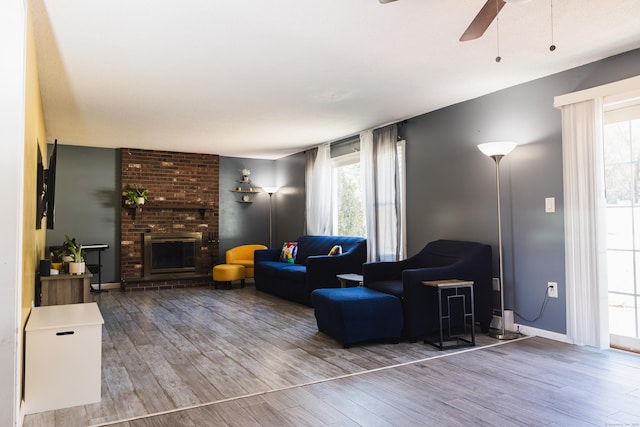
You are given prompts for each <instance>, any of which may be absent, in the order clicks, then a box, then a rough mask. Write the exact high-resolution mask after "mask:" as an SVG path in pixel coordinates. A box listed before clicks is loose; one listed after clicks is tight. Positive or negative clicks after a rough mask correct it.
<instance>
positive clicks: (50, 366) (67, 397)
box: [24, 302, 104, 414]
mask: <svg viewBox="0 0 640 427" xmlns="http://www.w3.org/2000/svg"><path fill="white" fill-rule="evenodd" d="M103 323H104V320H103V319H102V315H101V314H100V310H99V309H98V305H97V304H96V303H94V302H92V303H85V304H67V305H53V306H48V307H34V308H33V310H31V315H30V317H29V320H28V321H27V326H26V327H25V332H26V337H25V345H26V347H25V386H24V393H25V399H24V400H25V413H27V414H32V413H35V412H43V411H51V410H54V409H60V408H68V407H71V406H78V405H85V404H88V403H95V402H99V401H100V397H101V387H100V386H101V368H102V324H103Z"/></svg>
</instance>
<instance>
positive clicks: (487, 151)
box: [478, 141, 520, 340]
mask: <svg viewBox="0 0 640 427" xmlns="http://www.w3.org/2000/svg"><path fill="white" fill-rule="evenodd" d="M514 148H516V143H515V142H509V141H501V142H487V143H484V144H480V145H478V149H479V150H480V151H482V153H483V154H484V155H486V156H488V157H491V158H492V159H493V160H494V161H495V162H496V191H497V192H498V263H499V266H500V272H499V273H500V277H499V280H500V328H490V329H489V335H490V336H492V337H493V338H497V339H499V340H512V339H515V338H518V337H519V336H520V335H519V334H518V333H516V332H512V331H508V330H506V326H505V323H506V322H505V318H504V266H503V260H502V217H501V213H500V160H502V158H503V157H504V156H506V155H507V154H509V153H510V152H511V151H513V149H514ZM494 324H495V322H494V321H492V322H491V325H494Z"/></svg>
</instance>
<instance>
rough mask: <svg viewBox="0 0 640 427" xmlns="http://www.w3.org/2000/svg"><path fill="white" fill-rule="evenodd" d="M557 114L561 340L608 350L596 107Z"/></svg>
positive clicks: (582, 105)
mask: <svg viewBox="0 0 640 427" xmlns="http://www.w3.org/2000/svg"><path fill="white" fill-rule="evenodd" d="M561 110H562V156H563V170H564V204H565V241H566V243H565V251H566V253H565V263H566V270H567V271H566V280H567V335H568V337H569V338H570V339H571V340H572V341H573V342H574V343H576V344H580V345H590V346H594V347H599V348H606V347H609V330H608V322H607V319H608V314H607V310H608V308H607V286H606V283H607V272H606V259H607V258H606V221H605V212H604V209H605V196H604V173H603V167H604V166H603V157H602V102H601V100H600V99H599V98H596V99H591V100H587V101H581V102H576V103H572V104H567V105H564V106H562V107H561Z"/></svg>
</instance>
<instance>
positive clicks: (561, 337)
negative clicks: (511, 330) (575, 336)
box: [515, 323, 573, 344]
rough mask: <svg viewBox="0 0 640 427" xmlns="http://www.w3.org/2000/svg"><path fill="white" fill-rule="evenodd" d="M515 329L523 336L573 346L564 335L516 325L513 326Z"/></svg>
mask: <svg viewBox="0 0 640 427" xmlns="http://www.w3.org/2000/svg"><path fill="white" fill-rule="evenodd" d="M515 329H516V331H520V332H522V333H523V334H525V335H535V336H537V337H542V338H548V339H550V340H554V341H560V342H564V343H567V344H573V341H572V340H571V339H570V338H569V337H568V336H567V335H566V334H559V333H557V332H552V331H547V330H545V329H538V328H532V327H531V326H525V325H519V324H517V323H516V324H515Z"/></svg>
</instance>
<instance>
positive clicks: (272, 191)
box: [262, 187, 279, 248]
mask: <svg viewBox="0 0 640 427" xmlns="http://www.w3.org/2000/svg"><path fill="white" fill-rule="evenodd" d="M278 188H279V187H263V188H262V189H263V190H264V191H265V192H266V193H267V194H268V195H269V248H271V246H272V245H273V222H272V220H271V218H272V216H273V195H274V194H275V193H276V191H278Z"/></svg>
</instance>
